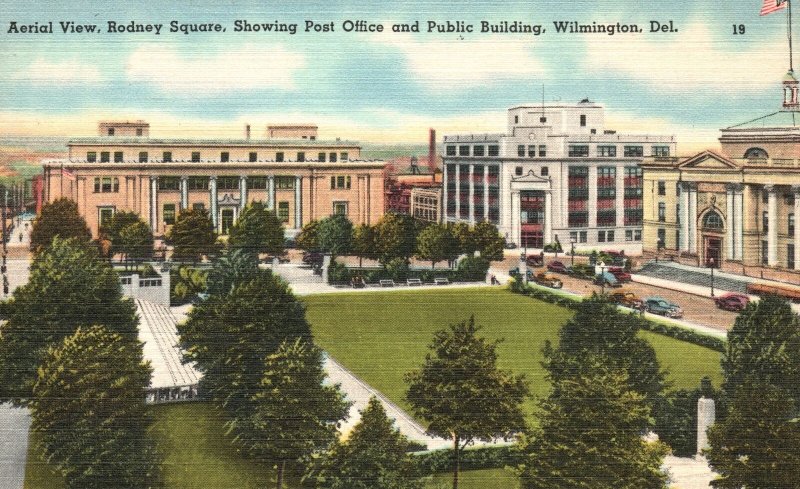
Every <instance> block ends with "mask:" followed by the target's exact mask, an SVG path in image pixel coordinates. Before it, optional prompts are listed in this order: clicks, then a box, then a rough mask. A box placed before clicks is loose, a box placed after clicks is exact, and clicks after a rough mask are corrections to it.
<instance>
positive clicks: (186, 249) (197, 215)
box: [167, 209, 218, 261]
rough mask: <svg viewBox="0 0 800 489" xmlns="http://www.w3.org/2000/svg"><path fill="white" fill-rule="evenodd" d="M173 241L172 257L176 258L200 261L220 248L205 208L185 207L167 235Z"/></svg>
mask: <svg viewBox="0 0 800 489" xmlns="http://www.w3.org/2000/svg"><path fill="white" fill-rule="evenodd" d="M167 238H168V239H169V241H170V242H172V246H173V251H172V257H173V258H174V259H176V260H192V261H198V260H200V259H201V258H202V257H203V255H211V254H213V253H215V252H216V251H217V249H218V247H217V233H216V232H215V231H214V224H213V223H212V222H211V217H209V215H208V211H206V210H205V209H184V210H182V211H181V212H180V213H179V214H178V219H177V220H176V221H175V224H174V225H173V226H172V229H170V231H169V235H168V236H167Z"/></svg>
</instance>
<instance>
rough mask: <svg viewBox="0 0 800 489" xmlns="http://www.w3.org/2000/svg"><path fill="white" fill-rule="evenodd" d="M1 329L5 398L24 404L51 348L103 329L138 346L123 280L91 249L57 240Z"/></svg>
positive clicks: (0, 384) (0, 394) (36, 264)
mask: <svg viewBox="0 0 800 489" xmlns="http://www.w3.org/2000/svg"><path fill="white" fill-rule="evenodd" d="M8 308H9V318H8V322H7V323H6V324H4V325H2V329H0V398H3V399H9V398H10V399H13V400H14V401H15V402H18V403H21V402H22V400H23V399H27V398H29V397H30V395H31V389H32V387H33V382H34V380H35V378H36V369H37V367H38V366H39V364H40V363H41V359H42V357H43V356H44V354H45V353H46V352H47V348H48V347H49V346H51V345H53V344H54V343H59V342H61V341H62V340H63V339H64V338H65V337H67V336H69V335H71V334H73V333H74V332H75V331H76V330H77V329H78V327H80V326H90V325H94V324H102V325H103V326H105V328H106V329H108V330H109V331H110V332H113V333H118V334H120V335H122V336H123V337H124V338H127V339H129V340H131V341H136V339H137V336H138V332H137V325H138V320H137V318H136V308H135V306H134V304H133V302H132V301H130V300H128V299H124V298H123V297H122V289H121V286H120V283H119V276H118V275H117V273H116V272H115V271H114V270H113V269H112V268H111V266H110V265H109V264H108V263H107V262H105V261H103V260H101V259H100V257H99V256H98V253H97V249H96V248H95V247H94V246H92V245H91V244H90V243H87V242H84V241H79V240H77V239H75V238H72V239H68V240H64V239H61V238H54V239H53V242H52V244H51V245H50V246H49V247H46V248H44V249H42V250H41V251H40V252H39V253H37V254H36V256H35V257H34V260H33V263H32V264H31V273H30V278H29V280H28V283H27V284H25V285H23V286H22V287H19V288H17V290H16V291H15V292H14V297H13V299H12V300H11V301H10V302H9V305H8Z"/></svg>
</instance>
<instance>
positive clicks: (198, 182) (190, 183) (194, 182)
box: [186, 177, 208, 190]
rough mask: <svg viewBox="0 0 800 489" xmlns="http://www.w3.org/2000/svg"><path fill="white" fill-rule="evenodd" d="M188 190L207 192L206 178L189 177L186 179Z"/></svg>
mask: <svg viewBox="0 0 800 489" xmlns="http://www.w3.org/2000/svg"><path fill="white" fill-rule="evenodd" d="M186 188H187V189H189V190H208V177H189V178H187V179H186Z"/></svg>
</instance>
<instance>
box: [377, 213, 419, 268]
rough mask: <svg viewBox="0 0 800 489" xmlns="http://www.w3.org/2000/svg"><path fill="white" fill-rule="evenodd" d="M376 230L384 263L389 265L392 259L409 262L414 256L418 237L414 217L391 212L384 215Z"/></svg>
mask: <svg viewBox="0 0 800 489" xmlns="http://www.w3.org/2000/svg"><path fill="white" fill-rule="evenodd" d="M375 228H376V229H375V232H376V234H377V237H378V244H379V246H380V252H381V262H382V263H387V262H389V261H390V260H391V259H392V258H402V259H404V260H406V261H408V259H409V258H411V256H412V255H414V249H415V246H414V245H415V242H416V239H415V238H416V235H415V225H414V218H413V217H411V216H409V215H407V214H397V213H395V212H389V213H387V214H384V216H383V217H382V218H381V220H380V221H378V224H376V225H375Z"/></svg>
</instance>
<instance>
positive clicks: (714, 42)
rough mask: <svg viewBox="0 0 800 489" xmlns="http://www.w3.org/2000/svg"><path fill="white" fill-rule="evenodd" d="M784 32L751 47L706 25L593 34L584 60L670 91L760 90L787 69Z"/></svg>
mask: <svg viewBox="0 0 800 489" xmlns="http://www.w3.org/2000/svg"><path fill="white" fill-rule="evenodd" d="M645 28H648V29H649V24H648V25H647V26H646V27H645ZM779 31H780V29H775V30H774V33H770V35H769V37H768V38H764V39H762V40H760V41H759V42H751V43H748V44H747V48H746V49H743V46H744V44H743V43H741V42H734V40H733V39H715V37H714V36H713V35H712V32H711V31H710V30H709V28H708V26H707V25H705V24H703V23H689V24H687V25H686V26H679V32H678V33H677V34H674V35H670V34H649V33H645V34H639V35H635V34H634V35H632V36H623V35H620V36H591V37H587V42H586V57H585V59H586V65H587V69H588V70H589V72H591V73H594V74H596V75H599V76H603V75H608V74H609V73H614V72H617V73H622V74H624V75H625V76H627V77H630V78H633V79H636V80H640V81H642V82H646V83H648V84H650V85H653V86H655V87H657V88H661V89H664V90H665V91H669V92H690V91H694V90H696V89H702V90H711V91H717V92H723V93H732V92H737V91H748V90H759V89H763V88H765V87H769V86H776V85H777V84H778V83H779V82H780V80H781V77H782V75H783V74H784V73H785V72H786V70H787V64H788V61H787V56H786V47H785V46H786V40H785V37H784V36H782V35H781V34H780V32H779ZM659 36H670V37H669V38H668V39H665V38H663V37H659Z"/></svg>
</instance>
